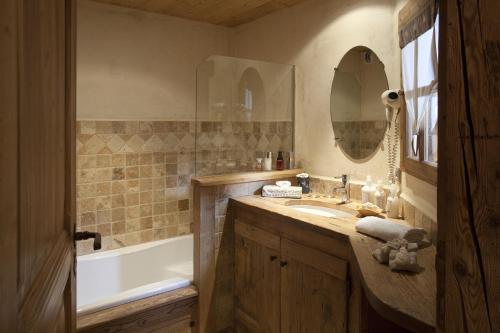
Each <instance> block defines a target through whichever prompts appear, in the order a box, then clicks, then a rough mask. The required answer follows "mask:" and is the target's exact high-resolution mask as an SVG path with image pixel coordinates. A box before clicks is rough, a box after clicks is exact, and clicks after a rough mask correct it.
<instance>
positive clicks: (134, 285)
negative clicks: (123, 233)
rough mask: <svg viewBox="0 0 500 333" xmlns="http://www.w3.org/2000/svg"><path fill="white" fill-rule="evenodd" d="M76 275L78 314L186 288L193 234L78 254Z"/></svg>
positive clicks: (190, 275)
mask: <svg viewBox="0 0 500 333" xmlns="http://www.w3.org/2000/svg"><path fill="white" fill-rule="evenodd" d="M76 276H77V284H76V286H77V287H76V289H77V294H76V302H77V312H78V314H80V315H81V314H85V313H91V312H95V311H99V310H102V309H105V308H109V307H113V306H117V305H120V304H124V303H127V302H131V301H134V300H137V299H141V298H144V297H148V296H153V295H156V294H160V293H162V292H166V291H170V290H173V289H177V288H182V287H186V286H188V285H189V284H191V282H192V280H193V236H192V235H186V236H179V237H175V238H171V239H166V240H161V241H155V242H150V243H145V244H140V245H134V246H129V247H125V248H122V249H117V250H110V251H105V252H99V253H94V254H89V255H84V256H80V257H78V258H77V275H76Z"/></svg>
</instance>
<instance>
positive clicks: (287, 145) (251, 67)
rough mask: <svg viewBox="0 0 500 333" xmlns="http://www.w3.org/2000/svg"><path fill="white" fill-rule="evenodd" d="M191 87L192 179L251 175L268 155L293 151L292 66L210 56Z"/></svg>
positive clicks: (198, 70) (274, 155) (202, 65)
mask: <svg viewBox="0 0 500 333" xmlns="http://www.w3.org/2000/svg"><path fill="white" fill-rule="evenodd" d="M196 86H197V89H196V140H195V141H196V151H195V156H196V175H214V174H223V173H234V172H244V171H252V170H255V164H256V160H257V158H264V157H265V153H266V152H268V151H270V152H272V153H273V160H274V159H275V158H276V156H277V153H278V151H283V152H284V153H285V155H286V154H287V153H289V152H291V151H293V141H294V140H293V128H294V125H293V118H294V117H293V115H294V67H293V66H291V65H281V64H274V63H268V62H262V61H255V60H248V59H240V58H232V57H223V56H211V57H209V58H208V59H206V60H205V61H204V62H203V63H201V64H200V65H199V66H198V68H197V73H196ZM273 164H274V163H273Z"/></svg>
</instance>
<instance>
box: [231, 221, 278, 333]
mask: <svg viewBox="0 0 500 333" xmlns="http://www.w3.org/2000/svg"><path fill="white" fill-rule="evenodd" d="M235 234H236V235H235V299H234V304H235V330H236V331H237V332H269V333H271V332H272V333H278V332H279V331H280V255H279V252H280V238H279V236H277V235H274V234H271V233H269V232H267V231H264V230H261V229H258V228H255V227H253V226H250V225H248V224H245V223H241V222H240V221H238V220H237V221H236V223H235Z"/></svg>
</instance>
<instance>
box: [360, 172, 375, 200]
mask: <svg viewBox="0 0 500 333" xmlns="http://www.w3.org/2000/svg"><path fill="white" fill-rule="evenodd" d="M374 192H375V191H374V188H373V182H372V177H371V176H366V184H365V186H363V187H362V188H361V202H362V203H366V202H372V200H373V194H374Z"/></svg>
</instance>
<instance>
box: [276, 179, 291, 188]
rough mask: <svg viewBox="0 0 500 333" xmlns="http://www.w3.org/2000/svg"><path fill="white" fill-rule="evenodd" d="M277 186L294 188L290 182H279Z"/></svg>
mask: <svg viewBox="0 0 500 333" xmlns="http://www.w3.org/2000/svg"><path fill="white" fill-rule="evenodd" d="M276 185H278V186H279V187H290V186H292V183H291V182H290V181H288V180H278V181H277V182H276Z"/></svg>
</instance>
